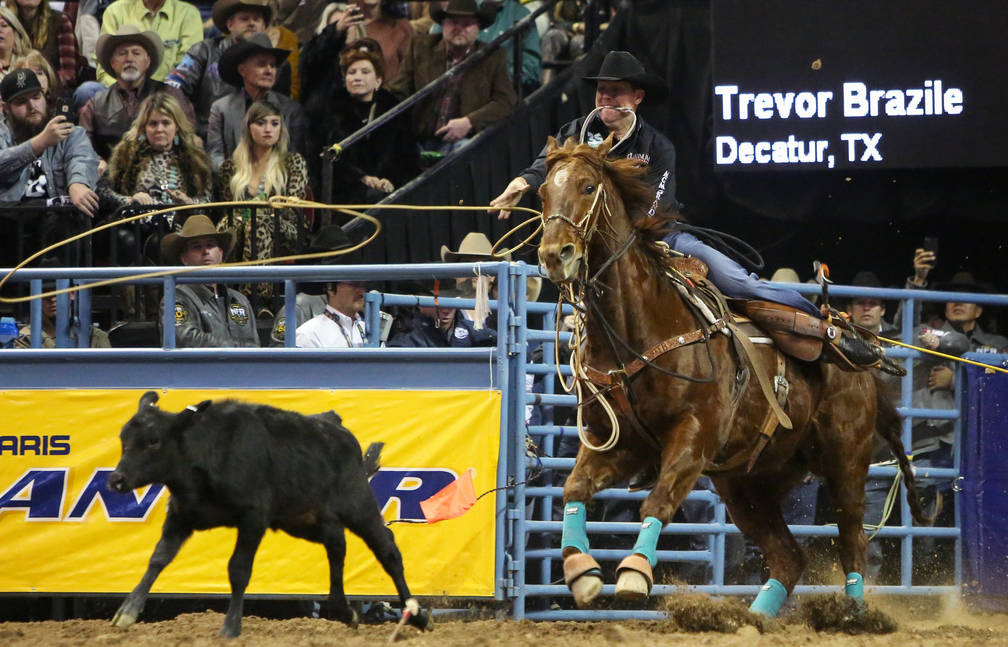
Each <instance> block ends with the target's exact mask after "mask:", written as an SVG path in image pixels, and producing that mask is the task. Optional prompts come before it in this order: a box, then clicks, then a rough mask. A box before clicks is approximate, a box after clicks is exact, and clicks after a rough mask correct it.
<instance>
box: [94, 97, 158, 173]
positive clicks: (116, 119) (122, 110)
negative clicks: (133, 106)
mask: <svg viewBox="0 0 1008 647" xmlns="http://www.w3.org/2000/svg"><path fill="white" fill-rule="evenodd" d="M164 88H165V84H164V83H162V82H161V81H155V80H154V79H151V78H148V79H146V80H145V81H144V84H143V85H142V86H140V92H139V94H138V95H137V98H138V99H139V100H140V101H143V100H144V99H146V98H147V97H148V96H150V95H152V94H154V93H155V92H159V91H162V90H164ZM138 107H139V104H138ZM135 118H136V114H135V113H134V114H130V113H129V111H128V110H127V109H126V106H125V105H124V104H123V100H122V92H121V90H120V89H119V87H118V86H117V85H114V84H113V85H112V86H110V87H107V88H105V89H104V90H102V91H101V92H99V93H98V94H96V95H95V96H94V135H93V136H92V137H91V141H92V143H93V144H94V148H95V152H96V153H98V155H99V156H100V157H102V158H104V159H108V156H109V154H110V153H111V152H112V149H113V148H115V145H116V144H118V143H119V140H120V139H122V137H123V135H124V134H126V131H127V130H129V127H130V126H131V125H132V124H133V120H134V119H135Z"/></svg>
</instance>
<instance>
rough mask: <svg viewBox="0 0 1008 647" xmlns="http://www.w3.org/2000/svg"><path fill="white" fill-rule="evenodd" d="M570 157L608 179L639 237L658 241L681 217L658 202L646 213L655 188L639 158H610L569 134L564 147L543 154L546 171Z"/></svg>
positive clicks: (651, 203) (652, 202)
mask: <svg viewBox="0 0 1008 647" xmlns="http://www.w3.org/2000/svg"><path fill="white" fill-rule="evenodd" d="M571 158H576V159H578V160H580V161H582V162H584V163H586V164H588V165H589V166H592V167H593V168H595V169H596V170H598V171H600V172H602V173H603V174H605V175H606V177H608V178H609V180H610V181H611V182H612V183H613V186H614V187H615V188H616V192H617V193H618V194H619V197H620V198H621V199H622V200H623V206H624V207H625V208H626V211H627V215H628V216H629V217H630V223H631V224H632V225H633V227H634V229H636V230H637V232H638V233H639V234H641V237H642V239H644V240H648V241H653V240H658V239H660V238H662V237H663V236H664V235H665V234H667V233H668V232H669V230H670V228H671V225H672V223H675V222H679V221H680V220H681V218H680V216H679V214H678V213H676V212H674V211H672V210H671V209H669V208H667V207H665V206H664V205H662V204H661V203H659V204H658V205H657V209H656V210H655V213H654V214H653V215H652V214H650V213H649V212H650V211H651V207H652V206H653V205H654V200H655V190H654V187H652V186H651V185H650V184H648V183H647V182H646V181H645V180H644V174H645V173H646V172H647V165H645V164H644V163H643V162H642V161H641V160H640V159H637V158H634V157H622V158H616V159H609V158H608V157H606V155H605V153H603V152H602V151H601V150H599V149H597V148H592V147H591V146H589V145H587V144H578V143H577V140H575V139H574V138H573V137H569V138H568V139H567V141H566V142H565V143H564V145H563V146H557V147H556V148H554V149H553V150H552V151H550V152H549V153H548V154H547V155H546V169H547V172H548V171H549V169H550V168H552V167H553V165H554V164H556V163H557V162H560V161H562V160H565V159H571Z"/></svg>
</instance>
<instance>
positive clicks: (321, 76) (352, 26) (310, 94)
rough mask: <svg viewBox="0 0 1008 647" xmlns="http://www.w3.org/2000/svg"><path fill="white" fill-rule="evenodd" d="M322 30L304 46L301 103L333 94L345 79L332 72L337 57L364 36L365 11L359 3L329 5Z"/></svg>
mask: <svg viewBox="0 0 1008 647" xmlns="http://www.w3.org/2000/svg"><path fill="white" fill-rule="evenodd" d="M323 21H324V22H323V24H321V25H319V30H318V33H317V34H315V36H314V37H313V38H312V39H311V40H309V41H308V42H307V43H305V46H304V47H303V48H302V49H301V58H300V68H301V85H302V92H301V102H302V103H304V104H305V105H312V104H313V103H317V102H318V100H319V99H318V97H323V99H322V100H324V97H331V96H333V94H335V93H336V91H337V90H338V89H339V88H340V87H342V85H343V79H341V78H339V77H337V76H336V75H334V74H333V73H332V64H333V59H334V58H336V57H337V56H338V54H339V52H342V51H343V49H344V48H345V47H346V46H347V44H349V43H352V42H353V41H355V40H357V39H358V38H361V37H363V35H364V14H363V13H362V12H361V11H360V7H357V5H348V4H345V3H342V2H334V3H332V4H330V5H329V6H328V7H326V10H325V13H324V14H323Z"/></svg>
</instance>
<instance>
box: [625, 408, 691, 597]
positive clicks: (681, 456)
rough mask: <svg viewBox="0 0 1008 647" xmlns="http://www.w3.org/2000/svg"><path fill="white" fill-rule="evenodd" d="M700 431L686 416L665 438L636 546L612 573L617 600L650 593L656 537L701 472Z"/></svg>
mask: <svg viewBox="0 0 1008 647" xmlns="http://www.w3.org/2000/svg"><path fill="white" fill-rule="evenodd" d="M700 430H701V424H700V421H699V420H698V419H697V418H696V417H694V416H688V417H687V418H686V419H684V420H683V421H681V422H680V423H679V424H678V425H676V427H675V429H674V430H673V431H672V433H671V434H669V435H668V436H667V438H668V444H667V445H666V447H665V448H664V449H663V450H662V454H661V471H660V473H659V476H658V482H657V483H656V484H655V487H654V489H652V490H651V493H650V494H649V495H648V497H647V498H646V499H645V500H644V503H643V504H641V509H640V514H641V520H642V521H641V529H640V533H639V534H638V535H637V543H636V544H634V547H633V552H631V554H630V555H629V556H627V557H626V558H625V559H624V560H623V561H622V562H620V565H619V566H618V567H617V569H616V573H617V574H618V576H619V577H618V580H617V582H616V595H617V596H618V597H622V598H642V597H645V596H647V595H648V594H649V593H651V587H652V585H653V584H654V575H653V571H652V569H653V568H654V567H655V565H656V564H657V563H658V535H659V534H660V533H661V529H662V528H663V527H664V526H665V524H667V523H668V522H670V521H671V520H672V517H673V515H675V511H676V510H678V509H679V506H680V505H681V504H682V502H683V501H684V500H685V499H686V496H687V495H688V494H689V492H690V490H692V489H693V486H694V485H695V484H696V481H697V479H698V478H699V477H700V473H701V471H702V470H703V468H704V453H705V452H704V447H703V446H702V444H701V443H702V438H701V436H700Z"/></svg>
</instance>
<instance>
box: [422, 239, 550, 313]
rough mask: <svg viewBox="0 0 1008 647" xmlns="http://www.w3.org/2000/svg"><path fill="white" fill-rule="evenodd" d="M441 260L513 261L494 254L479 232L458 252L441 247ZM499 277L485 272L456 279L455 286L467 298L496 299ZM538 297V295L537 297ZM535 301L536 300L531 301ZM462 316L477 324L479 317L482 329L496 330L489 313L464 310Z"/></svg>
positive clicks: (486, 240)
mask: <svg viewBox="0 0 1008 647" xmlns="http://www.w3.org/2000/svg"><path fill="white" fill-rule="evenodd" d="M441 260H442V261H443V262H445V263H493V262H497V261H509V260H511V255H510V254H507V255H504V256H497V255H495V254H494V253H493V246H492V245H491V244H490V239H488V238H487V237H486V234H483V233H481V232H478V231H471V232H469V233H468V234H466V235H465V238H463V239H462V242H461V243H459V246H458V249H457V250H454V251H453V250H451V249H449V248H448V246H447V245H442V246H441ZM496 279H497V276H496V275H494V274H492V273H489V272H485V273H481V274H480V275H478V276H460V277H457V278H456V279H455V286H456V287H457V288H458V291H459V295H460V296H463V297H465V298H477V299H478V298H480V297H479V296H477V295H481V294H485V295H487V297H488V298H491V299H492V298H495V296H494V295H495V294H496V287H495V285H494V284H495V282H496ZM480 282H483V284H484V285H483V286H482V287H481V286H480ZM537 296H538V295H537ZM531 300H532V301H534V300H535V299H531ZM461 313H462V316H463V317H465V318H466V320H468V321H471V322H473V323H474V324H475V322H476V320H477V317H478V316H479V317H480V318H482V319H483V320H482V321H480V323H479V327H480V328H482V327H483V326H484V325H488V326H489V327H490V328H496V325H495V324H496V322H495V321H493V320H492V319H491V321H489V322H488V321H487V320H486V315H487V314H488V313H482V312H481V313H480V315H477V313H476V311H475V310H462V311H461Z"/></svg>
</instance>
